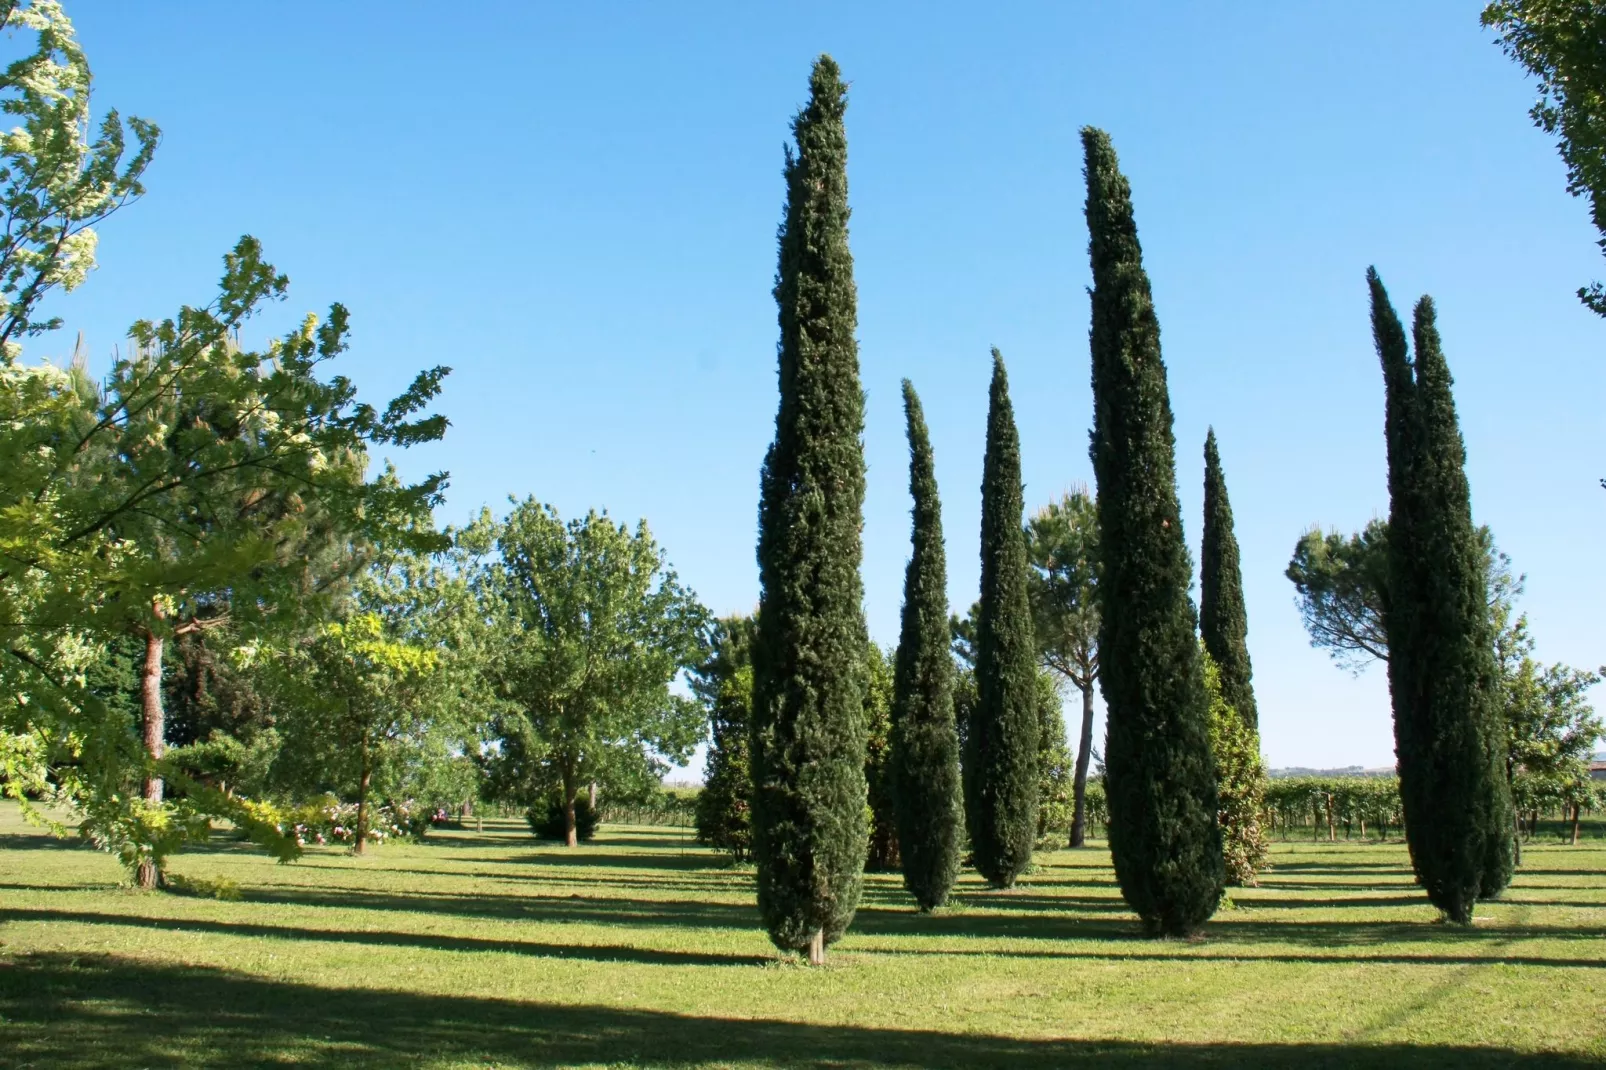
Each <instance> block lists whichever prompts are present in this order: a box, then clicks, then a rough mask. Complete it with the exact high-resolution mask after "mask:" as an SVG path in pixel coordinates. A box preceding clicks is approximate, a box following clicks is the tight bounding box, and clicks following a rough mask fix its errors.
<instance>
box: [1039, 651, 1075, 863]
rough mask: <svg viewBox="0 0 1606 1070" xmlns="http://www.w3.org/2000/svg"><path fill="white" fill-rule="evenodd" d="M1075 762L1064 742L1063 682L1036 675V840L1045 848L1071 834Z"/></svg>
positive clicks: (1045, 674) (1051, 675) (1041, 674)
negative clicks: (1061, 687) (1054, 839)
mask: <svg viewBox="0 0 1606 1070" xmlns="http://www.w3.org/2000/svg"><path fill="white" fill-rule="evenodd" d="M1075 768H1076V763H1075V759H1073V758H1072V757H1071V750H1070V747H1068V746H1067V745H1066V742H1065V707H1064V701H1063V696H1062V695H1061V693H1060V682H1059V680H1058V679H1056V678H1055V676H1054V675H1053V674H1052V673H1050V672H1039V673H1038V674H1037V840H1038V844H1039V845H1040V846H1042V845H1046V843H1047V840H1048V838H1049V836H1050V834H1053V835H1054V836H1055V837H1056V838H1057V837H1059V836H1062V835H1064V834H1065V833H1067V832H1069V831H1070V828H1071V820H1072V816H1073V814H1074V812H1075V797H1074V792H1073V791H1072V787H1073V783H1074V777H1075Z"/></svg>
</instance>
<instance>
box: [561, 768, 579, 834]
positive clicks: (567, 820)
mask: <svg viewBox="0 0 1606 1070" xmlns="http://www.w3.org/2000/svg"><path fill="white" fill-rule="evenodd" d="M579 794H580V785H579V783H577V778H576V776H575V774H574V771H573V770H569V769H566V770H564V772H563V829H564V833H565V840H566V842H567V845H568V846H569V847H578V846H580V836H579V830H578V829H577V828H576V826H575V821H574V800H575V799H576V797H578V796H579Z"/></svg>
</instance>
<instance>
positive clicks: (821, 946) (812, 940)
mask: <svg viewBox="0 0 1606 1070" xmlns="http://www.w3.org/2000/svg"><path fill="white" fill-rule="evenodd" d="M809 965H810V966H824V965H825V930H824V929H815V930H814V935H813V936H811V937H809Z"/></svg>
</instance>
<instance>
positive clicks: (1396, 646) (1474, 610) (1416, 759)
mask: <svg viewBox="0 0 1606 1070" xmlns="http://www.w3.org/2000/svg"><path fill="white" fill-rule="evenodd" d="M1367 284H1368V287H1369V288H1370V290H1371V298H1372V330H1373V335H1374V338H1375V341H1376V344H1377V351H1378V359H1379V361H1380V363H1381V364H1382V368H1383V381H1384V388H1385V399H1386V401H1385V413H1386V415H1385V433H1386V435H1387V437H1388V463H1389V541H1388V553H1389V558H1388V565H1389V569H1388V574H1389V595H1390V597H1389V603H1388V610H1387V619H1386V621H1385V626H1386V627H1387V630H1388V635H1389V692H1390V696H1391V698H1392V700H1393V705H1394V739H1395V752H1396V755H1397V757H1398V760H1399V773H1400V802H1401V807H1402V809H1403V810H1404V813H1405V837H1406V842H1407V844H1408V845H1409V846H1410V849H1411V862H1412V865H1413V867H1414V869H1415V870H1416V875H1417V880H1418V882H1419V883H1421V885H1422V887H1423V889H1424V890H1425V891H1426V892H1427V894H1428V898H1429V899H1430V900H1432V902H1433V904H1434V905H1435V906H1437V907H1438V908H1439V909H1440V910H1442V911H1443V912H1444V914H1445V916H1446V917H1448V918H1450V919H1451V920H1452V921H1456V922H1460V923H1463V924H1465V923H1469V922H1470V921H1471V920H1472V912H1473V905H1474V902H1475V900H1476V899H1477V898H1478V897H1479V896H1491V895H1496V894H1498V893H1499V892H1500V891H1501V889H1503V888H1504V887H1505V886H1506V884H1507V883H1508V882H1509V881H1510V879H1511V871H1512V866H1513V847H1512V841H1511V838H1510V833H1509V829H1510V828H1511V822H1512V810H1511V800H1510V794H1509V788H1508V786H1507V784H1506V778H1505V763H1504V753H1503V752H1504V747H1503V746H1502V745H1501V744H1502V741H1503V739H1504V730H1503V726H1501V725H1500V724H1499V717H1500V712H1499V705H1498V703H1497V701H1496V698H1497V695H1496V688H1497V669H1496V665H1495V661H1494V651H1493V643H1492V637H1491V635H1490V633H1489V628H1490V624H1489V613H1488V575H1487V565H1486V560H1485V554H1484V551H1483V547H1482V545H1481V543H1480V541H1479V539H1478V535H1477V529H1476V527H1475V526H1474V525H1473V523H1472V508H1471V490H1470V487H1469V485H1468V483H1467V478H1466V469H1465V464H1466V450H1465V446H1464V444H1463V442H1462V440H1461V433H1460V429H1459V426H1458V423H1457V420H1456V414H1455V403H1454V400H1453V398H1452V396H1451V391H1450V388H1451V379H1450V372H1449V368H1448V366H1447V365H1446V364H1445V361H1444V355H1443V353H1442V351H1441V349H1440V344H1439V335H1438V330H1437V328H1436V326H1435V324H1434V309H1433V302H1432V301H1431V300H1430V299H1428V298H1423V299H1422V300H1421V301H1420V302H1419V303H1418V304H1417V307H1416V314H1415V323H1414V325H1413V334H1414V337H1415V342H1416V360H1415V363H1414V364H1413V363H1412V361H1411V359H1410V354H1409V346H1408V344H1407V342H1406V337H1405V330H1404V328H1403V327H1402V326H1401V324H1400V321H1399V317H1398V316H1397V315H1395V312H1394V309H1393V307H1392V306H1391V305H1390V303H1389V299H1388V293H1387V291H1386V290H1385V289H1384V288H1383V283H1382V280H1381V279H1380V278H1379V277H1378V274H1377V272H1376V270H1375V269H1374V270H1370V271H1368V273H1367Z"/></svg>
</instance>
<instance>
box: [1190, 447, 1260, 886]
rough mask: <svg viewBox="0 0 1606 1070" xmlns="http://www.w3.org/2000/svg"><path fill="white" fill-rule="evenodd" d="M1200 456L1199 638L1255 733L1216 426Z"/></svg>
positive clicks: (1240, 584) (1244, 615) (1243, 613)
mask: <svg viewBox="0 0 1606 1070" xmlns="http://www.w3.org/2000/svg"><path fill="white" fill-rule="evenodd" d="M1204 456H1205V477H1204V546H1203V548H1202V550H1201V552H1200V554H1199V563H1200V568H1199V634H1200V635H1201V636H1202V637H1203V639H1204V648H1205V650H1206V652H1208V653H1209V655H1210V657H1211V658H1212V659H1214V661H1215V663H1216V671H1217V673H1218V674H1219V676H1220V685H1221V694H1222V698H1223V700H1224V701H1225V702H1226V703H1227V705H1229V706H1231V707H1232V708H1233V710H1235V711H1236V712H1237V714H1238V716H1239V717H1240V718H1241V719H1242V720H1243V722H1244V724H1245V725H1246V726H1248V728H1249V730H1250V731H1252V732H1253V731H1258V729H1259V726H1260V714H1259V713H1258V712H1257V710H1256V707H1255V688H1254V684H1253V682H1252V678H1253V676H1254V670H1253V669H1252V668H1251V667H1250V664H1249V614H1248V610H1246V609H1245V608H1244V581H1243V574H1242V572H1241V571H1240V569H1239V566H1238V536H1237V535H1235V534H1234V533H1233V530H1232V503H1231V502H1229V501H1228V500H1227V477H1226V476H1225V475H1223V474H1222V471H1221V454H1220V452H1219V451H1218V450H1217V448H1216V430H1215V428H1211V429H1210V431H1209V433H1208V434H1207V435H1206V436H1205V448H1204ZM1212 720H1214V718H1212ZM1218 753H1219V752H1218ZM1229 868H1230V864H1229Z"/></svg>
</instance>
